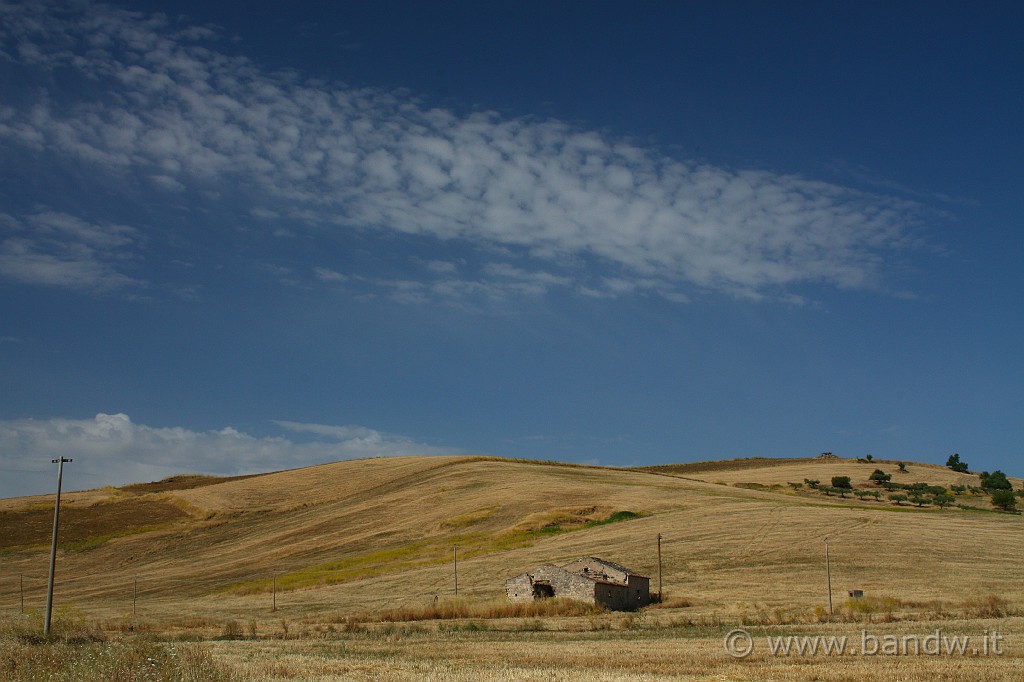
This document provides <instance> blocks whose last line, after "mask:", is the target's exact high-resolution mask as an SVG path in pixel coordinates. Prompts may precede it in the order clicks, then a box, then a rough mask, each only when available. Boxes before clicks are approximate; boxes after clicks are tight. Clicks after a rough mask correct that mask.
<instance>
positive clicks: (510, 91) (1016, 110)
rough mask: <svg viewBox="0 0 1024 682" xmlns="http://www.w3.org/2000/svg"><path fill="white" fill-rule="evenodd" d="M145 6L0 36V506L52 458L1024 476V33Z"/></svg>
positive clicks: (492, 9)
mask: <svg viewBox="0 0 1024 682" xmlns="http://www.w3.org/2000/svg"><path fill="white" fill-rule="evenodd" d="M161 12H164V13H161ZM166 12H167V11H166V7H165V4H164V3H156V2H148V3H147V2H132V3H116V2H115V3H111V4H92V3H55V4H49V3H40V2H32V3H24V4H23V3H0V93H2V95H0V159H2V163H0V376H2V377H3V390H2V391H0V471H2V472H3V477H2V482H0V495H7V496H9V495H20V494H30V493H39V492H45V491H48V490H49V489H50V488H51V487H52V478H53V471H52V466H51V465H50V464H49V460H50V459H51V458H52V457H55V456H57V455H60V454H63V455H65V456H70V457H74V458H75V463H74V465H73V467H69V468H68V470H67V471H66V474H67V481H68V485H69V486H70V487H74V488H90V487H97V486H101V485H108V484H121V483H125V482H130V481H138V480H153V479H156V478H161V477H163V476H166V475H170V474H173V473H182V472H208V473H218V474H232V473H245V472H252V471H267V470H275V469H281V468H291V467H296V466H303V465H307V464H314V463H318V462H324V461H332V460H336V459H342V458H350V457H360V456H378V455H395V454H445V453H482V454H492V455H500V456H515V457H532V458H543V459H558V460H564V461H574V462H594V463H600V464H609V465H638V464H656V463H665V462H681V461H693V460H699V459H718V458H728V457H743V456H810V455H816V454H818V453H819V452H822V451H825V450H828V451H832V452H834V453H836V454H838V455H842V456H863V455H864V454H867V453H872V454H873V455H874V456H875V457H879V458H906V459H916V460H923V461H931V462H936V463H943V462H944V461H945V458H946V457H947V456H948V455H949V454H951V453H953V452H959V453H960V454H961V456H962V458H963V459H964V460H966V461H967V462H968V463H970V465H971V467H972V468H973V469H978V470H981V469H989V470H991V469H997V468H1001V469H1004V470H1006V471H1008V472H1010V473H1016V474H1020V473H1021V471H1020V466H1019V454H1020V452H1021V450H1022V447H1024V428H1022V426H1021V424H1022V420H1021V419H1020V410H1021V405H1022V404H1024V390H1022V386H1024V361H1022V359H1021V358H1022V354H1021V347H1022V341H1024V328H1022V320H1021V317H1022V316H1021V312H1020V311H1021V304H1020V300H1021V293H1022V276H1021V274H1020V268H1019V264H1020V262H1021V257H1022V255H1024V253H1022V252H1024V240H1022V237H1021V234H1022V227H1024V226H1022V225H1021V216H1022V214H1024V212H1022V208H1024V207H1022V199H1021V197H1022V194H1021V192H1020V187H1021V186H1022V180H1024V177H1022V176H1024V171H1022V168H1024V166H1022V165H1021V163H1020V159H1021V158H1024V144H1022V134H1021V127H1020V122H1021V121H1022V120H1024V53H1022V52H1021V51H1020V49H1019V40H1018V38H1019V36H1017V35H1015V27H1017V26H1020V25H1021V21H1022V20H1024V10H1022V9H1021V7H1020V5H1018V4H1016V3H985V4H983V5H975V4H966V3H902V4H901V5H900V6H899V7H892V6H890V4H888V3H871V2H867V3H864V2H858V3H828V4H822V3H810V2H809V3H786V4H784V5H777V4H776V5H766V4H764V3H742V2H732V3H730V2H715V3H710V2H709V3H685V4H684V3H646V4H641V6H639V7H636V6H629V5H627V4H626V3H613V2H564V3H550V2H543V3H541V2H536V3H535V2H516V3H507V4H506V5H504V6H496V5H494V4H493V3H478V2H472V3H470V2H465V3H461V2H447V3H412V2H374V3H314V2H306V3H303V2H296V3H289V5H288V7H287V9H283V6H282V5H280V3H269V2H263V3H259V2H257V3H252V4H251V5H250V6H248V7H247V10H246V11H245V12H240V11H239V10H238V9H237V5H234V4H231V3H217V2H204V3H198V2H180V3H175V4H174V11H173V13H166Z"/></svg>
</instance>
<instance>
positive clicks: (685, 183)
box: [0, 5, 921, 301]
mask: <svg viewBox="0 0 1024 682" xmlns="http://www.w3.org/2000/svg"><path fill="white" fill-rule="evenodd" d="M40 7H41V6H39V5H30V6H8V7H7V8H6V9H5V10H4V14H3V15H2V18H3V19H4V22H3V24H4V26H5V28H0V38H3V42H4V43H5V44H16V45H18V52H17V55H13V54H12V55H11V56H12V58H13V59H16V60H20V62H21V63H22V64H23V65H30V66H31V67H32V68H47V69H53V68H58V67H64V68H66V67H71V68H73V69H75V70H77V71H78V72H79V74H80V75H81V76H82V77H83V79H92V80H95V81H96V82H97V83H100V84H102V87H103V88H104V89H105V91H106V93H107V94H106V96H96V97H95V98H94V99H82V100H76V101H71V102H64V101H62V97H63V96H64V95H62V93H57V92H48V93H43V94H42V95H40V96H39V98H38V99H37V100H36V101H34V102H31V103H27V104H22V105H19V106H8V107H5V108H4V109H3V111H2V112H0V139H3V138H6V139H7V140H9V141H11V142H12V143H17V144H21V145H23V146H26V147H31V148H33V149H39V150H45V151H47V152H51V153H52V152H56V153H60V154H67V155H72V156H75V157H78V158H80V159H83V160H85V161H87V162H88V163H91V164H94V165H95V166H97V167H99V168H105V169H108V170H110V171H112V172H122V171H123V170H125V169H129V170H131V171H133V172H136V173H139V174H145V175H148V176H150V177H151V178H153V180H154V182H156V183H158V184H159V185H161V186H163V187H166V188H168V189H179V188H186V187H188V186H190V185H191V186H208V185H211V184H212V183H215V182H232V183H234V184H236V185H238V186H240V187H241V186H249V187H256V188H258V190H257V194H256V195H255V196H258V197H259V200H260V203H267V204H269V203H273V204H274V209H270V208H259V209H254V215H256V216H258V217H269V216H271V215H275V214H281V215H288V216H291V217H292V218H293V219H294V218H296V217H299V218H300V219H302V220H305V221H306V222H308V223H309V224H310V225H313V226H317V229H319V230H327V229H351V228H372V229H376V230H384V231H390V232H398V233H406V234H416V235H424V236H427V237H432V238H435V239H439V240H453V239H457V240H460V241H461V242H463V243H468V244H471V245H475V246H479V247H483V248H491V247H495V246H497V247H501V248H505V249H509V250H510V251H511V253H512V254H513V255H515V256H516V257H518V258H520V259H522V258H526V259H529V260H531V261H533V262H534V263H535V264H540V265H541V267H542V268H544V269H549V270H550V269H562V270H564V271H565V272H564V274H558V275H555V274H551V275H549V276H550V277H553V278H556V279H557V280H558V281H557V282H556V281H547V282H545V281H542V280H541V279H539V278H538V277H537V276H534V277H532V278H531V281H530V282H529V283H526V282H524V281H521V280H520V281H514V280H515V279H516V278H511V279H510V278H509V277H507V276H505V275H503V274H502V273H501V272H499V271H494V272H491V273H484V274H485V275H488V274H489V278H488V280H487V281H486V282H481V283H480V284H482V285H483V287H484V288H488V287H489V288H490V289H491V290H493V291H501V292H518V293H525V294H534V293H542V292H543V291H545V290H547V288H549V287H550V286H554V285H557V286H568V285H572V286H575V287H576V288H577V290H579V291H581V292H584V293H587V294H589V295H605V296H615V295H623V294H625V293H631V292H637V291H646V292H657V293H659V294H661V295H663V296H666V297H668V298H671V299H673V300H683V299H685V294H684V293H683V292H682V291H680V288H696V289H704V290H712V291H724V292H728V293H730V294H733V295H737V296H742V297H748V298H758V297H761V296H763V295H765V294H766V293H767V294H771V295H775V294H778V293H779V292H783V293H784V290H785V289H787V288H791V287H794V286H799V285H802V284H807V283H817V284H826V285H830V286H833V287H839V288H878V287H881V286H883V284H884V275H885V267H884V262H885V261H886V259H887V258H888V257H889V255H890V254H892V253H893V252H896V251H898V250H900V249H901V248H904V247H905V246H906V244H907V240H906V236H907V231H908V228H909V227H910V226H911V225H912V224H913V222H914V221H915V220H916V219H917V215H918V214H919V212H920V209H921V207H920V206H918V205H917V204H914V203H911V202H907V201H903V200H899V199H896V198H892V197H886V196H881V195H874V194H866V193H862V192H858V191H855V190H852V189H849V188H846V187H842V186H839V185H834V184H828V183H824V182H819V181H815V180H810V179H806V178H802V177H798V176H795V175H785V174H779V173H773V172H769V171H759V170H731V169H726V168H721V167H716V166H713V165H709V164H702V163H694V162H688V161H683V160H678V159H673V158H670V157H668V156H665V155H663V154H661V153H659V152H657V151H654V150H650V149H646V148H642V147H638V146H636V145H633V144H630V143H628V142H624V141H622V140H618V139H615V138H613V137H611V136H609V135H606V134H601V133H596V132H592V131H586V130H581V129H579V128H577V127H573V126H570V125H568V124H565V123H562V122H559V121H550V120H549V121H537V120H533V119H505V118H501V117H499V116H498V115H496V114H493V113H474V114H470V115H466V116H460V115H456V114H455V113H452V112H449V111H444V110H440V109H436V108H428V107H426V106H423V105H422V104H420V103H418V102H417V101H416V100H415V99H413V98H411V97H409V96H408V95H406V94H404V93H401V92H389V91H385V90H381V89H373V88H364V89H359V90H356V89H348V88H342V87H340V86H333V87H332V86H325V85H323V84H321V83H315V82H303V81H301V80H300V79H299V78H298V77H297V76H295V75H294V74H277V73H269V72H265V71H262V70H261V69H260V68H259V67H258V66H257V65H256V64H254V63H253V62H251V61H249V60H247V59H244V58H238V57H230V56H227V55H224V54H220V53H218V52H216V51H215V50H214V49H212V48H210V47H208V46H206V45H205V44H203V42H202V41H205V40H208V39H209V38H210V35H211V34H210V32H209V31H208V30H201V31H194V30H186V31H178V32H175V31H174V29H173V28H172V27H171V26H170V25H169V24H168V23H167V22H166V21H165V20H164V19H162V18H160V17H145V16H143V15H139V14H136V13H130V12H125V11H119V10H114V9H111V8H107V7H102V6H97V7H88V6H87V7H86V8H85V9H84V10H83V11H82V12H81V13H80V14H79V13H75V12H57V11H52V10H46V9H45V8H44V9H40ZM42 7H45V6H42ZM264 199H266V201H264ZM581 258H582V259H584V260H585V261H586V262H587V264H588V266H587V267H585V268H576V269H566V268H565V267H564V264H565V262H566V260H567V259H581ZM602 266H603V267H604V268H608V267H611V268H613V269H614V270H615V272H616V276H615V277H614V278H610V279H606V276H605V275H606V273H604V272H602V271H600V268H601V267H602ZM567 277H568V278H571V280H569V281H568V283H566V282H563V281H562V280H563V279H565V278H567ZM630 280H632V286H630V285H629V281H630ZM651 281H654V282H657V285H656V286H651V285H650V282H651ZM608 283H615V286H614V287H611V288H609V287H608V286H606V284H608ZM623 283H625V285H624V284H623ZM421 284H423V285H424V286H425V287H427V288H429V289H432V290H434V291H435V292H437V291H442V292H443V291H448V292H455V291H456V290H458V289H459V288H460V287H461V288H463V289H466V288H472V287H467V284H468V283H467V282H466V281H459V282H424V283H421ZM406 295H407V294H406ZM422 298H423V296H422V294H419V295H415V296H411V297H409V299H410V300H416V301H418V300H422Z"/></svg>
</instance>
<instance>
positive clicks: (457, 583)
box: [452, 545, 459, 597]
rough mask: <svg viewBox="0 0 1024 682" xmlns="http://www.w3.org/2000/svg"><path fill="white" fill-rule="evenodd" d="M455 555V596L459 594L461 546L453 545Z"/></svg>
mask: <svg viewBox="0 0 1024 682" xmlns="http://www.w3.org/2000/svg"><path fill="white" fill-rule="evenodd" d="M452 551H453V553H454V554H453V556H454V557H455V596H456V597H458V596H459V546H458V545H452Z"/></svg>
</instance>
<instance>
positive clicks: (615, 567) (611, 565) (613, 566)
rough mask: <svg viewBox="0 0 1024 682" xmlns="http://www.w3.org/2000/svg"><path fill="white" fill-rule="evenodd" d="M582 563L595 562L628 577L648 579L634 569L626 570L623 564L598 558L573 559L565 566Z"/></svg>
mask: <svg viewBox="0 0 1024 682" xmlns="http://www.w3.org/2000/svg"><path fill="white" fill-rule="evenodd" d="M580 561H593V562H596V563H599V564H601V565H602V566H607V567H608V568H610V569H612V570H613V571H621V572H622V573H625V574H626V575H635V576H637V577H638V578H646V577H647V576H645V575H642V574H640V573H637V572H636V571H634V570H633V569H630V568H626V567H625V566H623V565H622V564H617V563H615V562H614V561H607V560H606V559H600V558H598V557H596V556H583V557H580V558H579V559H573V560H572V561H570V562H569V563H568V564H564V565H565V566H569V565H571V564H575V563H578V562H580Z"/></svg>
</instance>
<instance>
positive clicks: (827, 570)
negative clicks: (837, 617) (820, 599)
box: [825, 538, 834, 615]
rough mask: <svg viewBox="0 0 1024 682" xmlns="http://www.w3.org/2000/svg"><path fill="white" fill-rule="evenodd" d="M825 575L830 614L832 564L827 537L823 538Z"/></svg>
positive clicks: (829, 611)
mask: <svg viewBox="0 0 1024 682" xmlns="http://www.w3.org/2000/svg"><path fill="white" fill-rule="evenodd" d="M825 576H826V577H827V578H828V613H829V615H832V614H833V613H834V611H832V566H831V564H830V563H829V560H828V538H825Z"/></svg>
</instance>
